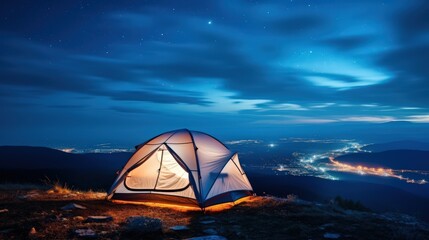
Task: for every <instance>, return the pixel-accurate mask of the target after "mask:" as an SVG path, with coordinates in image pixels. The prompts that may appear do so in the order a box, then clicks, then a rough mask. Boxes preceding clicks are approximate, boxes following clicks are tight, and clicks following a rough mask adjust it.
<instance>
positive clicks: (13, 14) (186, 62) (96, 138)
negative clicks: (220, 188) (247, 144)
mask: <svg viewBox="0 0 429 240" xmlns="http://www.w3.org/2000/svg"><path fill="white" fill-rule="evenodd" d="M0 16H1V19H0V103H1V105H0V132H1V136H0V144H29V145H55V144H72V143H75V144H78V143H82V144H95V143H103V142H113V143H117V144H125V145H128V144H129V145H132V144H137V143H140V142H142V141H144V140H146V139H147V138H149V137H151V136H153V135H156V134H158V133H161V132H164V131H168V130H172V129H177V128H189V129H193V130H201V131H206V132H208V133H210V134H212V135H215V136H217V137H219V138H221V139H227V138H236V139H237V138H240V137H241V135H245V134H244V133H246V134H247V135H251V134H249V133H252V132H257V133H259V134H263V133H264V131H265V130H266V129H270V131H271V132H273V131H276V132H282V131H284V134H285V135H287V132H288V131H289V130H290V129H294V127H295V126H298V125H299V126H308V127H309V128H311V127H313V126H318V127H320V126H327V127H330V128H333V129H334V128H335V125H336V124H347V123H354V124H357V123H359V124H360V123H362V124H369V123H371V124H382V123H384V122H390V121H409V122H414V123H415V124H417V123H419V124H424V123H429V111H428V108H427V106H428V104H429V1H411V0H406V1H402V0H401V1H399V0H398V1H375V0H360V1H344V0H338V1H299V0H293V1H292V0H290V1H289V0H288V1H286V0H280V1H229V0H228V1H177V0H174V1H159V0H156V1H33V0H31V1H19V0H17V1H2V2H1V3H0ZM267 132H268V131H267Z"/></svg>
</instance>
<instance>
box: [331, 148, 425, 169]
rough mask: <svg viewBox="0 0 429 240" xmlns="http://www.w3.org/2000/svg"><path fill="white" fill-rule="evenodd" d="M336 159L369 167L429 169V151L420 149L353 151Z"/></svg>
mask: <svg viewBox="0 0 429 240" xmlns="http://www.w3.org/2000/svg"><path fill="white" fill-rule="evenodd" d="M337 160H339V161H341V162H347V163H353V164H362V165H365V166H370V167H388V168H393V169H407V170H425V171H428V170H429V151H420V150H391V151H384V152H374V153H353V154H347V155H343V156H340V157H338V158H337Z"/></svg>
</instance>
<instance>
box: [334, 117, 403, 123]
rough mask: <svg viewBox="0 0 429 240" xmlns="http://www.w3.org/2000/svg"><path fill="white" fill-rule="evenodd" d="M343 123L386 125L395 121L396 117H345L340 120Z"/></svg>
mask: <svg viewBox="0 0 429 240" xmlns="http://www.w3.org/2000/svg"><path fill="white" fill-rule="evenodd" d="M338 120H339V121H341V122H371V123H384V122H391V121H395V120H396V119H395V118H394V117H390V116H355V117H343V118H339V119H338Z"/></svg>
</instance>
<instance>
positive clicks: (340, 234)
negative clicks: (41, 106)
mask: <svg viewBox="0 0 429 240" xmlns="http://www.w3.org/2000/svg"><path fill="white" fill-rule="evenodd" d="M70 203H76V204H79V205H82V206H84V207H86V209H72V210H62V209H61V208H62V207H64V206H66V205H67V204H70ZM218 210H219V209H218ZM88 216H111V217H112V218H113V220H112V221H109V222H104V223H103V222H101V223H97V222H87V221H86V219H87V218H88ZM130 216H145V217H150V218H158V219H160V220H161V221H162V232H157V233H154V234H150V235H144V236H133V235H128V234H126V233H125V232H124V231H123V229H124V225H125V221H126V219H127V218H128V217H130ZM177 225H184V226H187V227H188V228H189V229H188V230H181V231H174V230H171V229H170V228H171V227H173V226H177ZM78 229H91V230H93V231H94V232H95V234H96V236H94V237H93V238H95V239H136V238H138V239H187V238H192V237H198V236H205V235H213V234H215V235H220V236H223V237H225V238H227V239H429V227H428V225H427V223H425V222H421V221H419V220H417V219H415V218H413V217H410V216H407V215H402V214H397V213H395V214H393V213H390V214H377V213H372V212H359V211H351V210H345V209H342V208H339V207H338V206H335V205H332V204H319V203H311V202H305V201H302V200H299V199H296V198H291V199H279V198H274V197H251V198H249V199H246V200H245V201H243V202H241V203H238V204H236V205H235V206H231V208H229V209H225V210H223V211H207V212H202V211H200V210H187V211H186V210H185V209H181V208H178V207H161V206H158V205H156V204H152V205H149V206H148V205H141V204H140V205H136V204H118V203H113V202H110V201H107V200H105V194H104V193H96V192H85V193H82V192H77V191H64V192H61V191H57V192H56V191H52V190H48V191H46V190H0V239H81V238H82V237H79V236H78V235H77V234H76V230H78Z"/></svg>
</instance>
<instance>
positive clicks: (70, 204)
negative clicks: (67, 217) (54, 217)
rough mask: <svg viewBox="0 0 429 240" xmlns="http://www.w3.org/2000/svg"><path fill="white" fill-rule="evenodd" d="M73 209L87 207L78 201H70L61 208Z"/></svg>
mask: <svg viewBox="0 0 429 240" xmlns="http://www.w3.org/2000/svg"><path fill="white" fill-rule="evenodd" d="M73 209H86V207H84V206H82V205H79V204H76V203H69V204H67V205H65V206H64V207H62V208H61V210H73Z"/></svg>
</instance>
